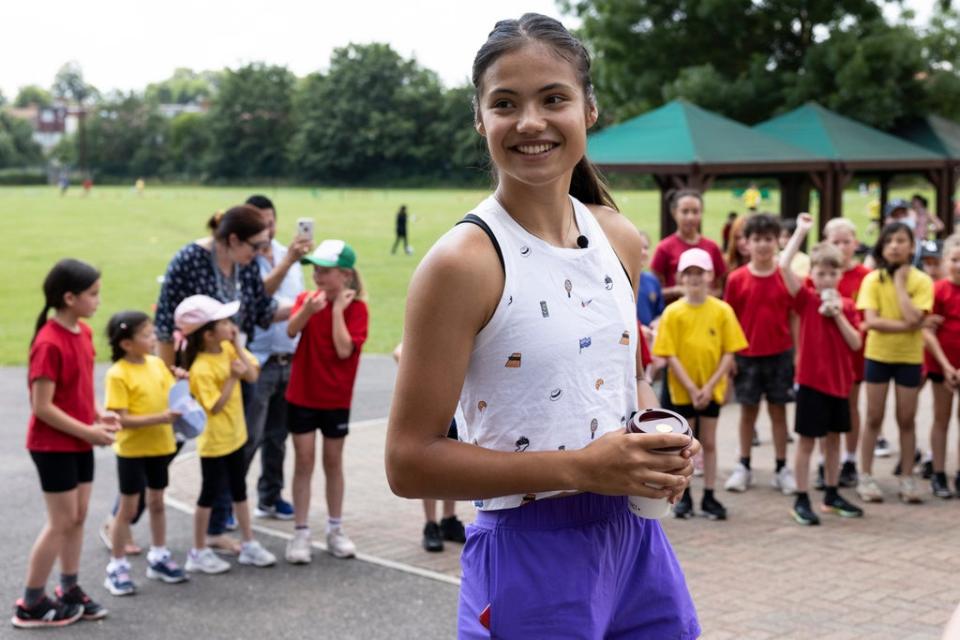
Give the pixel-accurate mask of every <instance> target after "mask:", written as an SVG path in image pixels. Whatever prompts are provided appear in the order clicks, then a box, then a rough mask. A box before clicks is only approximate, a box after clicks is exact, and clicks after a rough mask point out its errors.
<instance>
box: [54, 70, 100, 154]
mask: <svg viewBox="0 0 960 640" xmlns="http://www.w3.org/2000/svg"><path fill="white" fill-rule="evenodd" d="M53 95H54V97H55V98H57V99H58V100H62V101H64V102H68V103H70V102H72V103H74V104H75V105H77V106H78V107H80V110H79V117H78V118H77V159H78V161H79V163H80V168H81V169H86V168H87V150H86V149H87V136H86V108H87V106H88V105H89V104H90V103H91V102H92V101H93V100H95V99H96V98H97V97H98V96H99V92H98V91H97V89H96V87H94V86H93V85H91V84H87V82H86V81H85V80H84V79H83V70H82V69H81V68H80V63H78V62H76V61H71V62H68V63H66V64H65V65H63V66H62V67H60V70H59V71H57V75H56V77H55V78H54V80H53Z"/></svg>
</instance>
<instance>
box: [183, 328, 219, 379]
mask: <svg viewBox="0 0 960 640" xmlns="http://www.w3.org/2000/svg"><path fill="white" fill-rule="evenodd" d="M217 322H219V320H213V321H211V322H208V323H207V324H205V325H203V326H202V327H200V328H199V329H197V330H196V331H194V332H193V333H191V334H190V335H188V336H187V340H186V345H185V346H184V349H183V351H182V352H181V355H182V356H183V357H182V358H181V359H180V366H181V367H183V368H184V369H190V367H192V366H193V361H194V360H196V359H197V356H198V355H199V354H200V352H201V351H203V336H204V334H205V333H207V332H208V331H213V329H214V327H216V324H217Z"/></svg>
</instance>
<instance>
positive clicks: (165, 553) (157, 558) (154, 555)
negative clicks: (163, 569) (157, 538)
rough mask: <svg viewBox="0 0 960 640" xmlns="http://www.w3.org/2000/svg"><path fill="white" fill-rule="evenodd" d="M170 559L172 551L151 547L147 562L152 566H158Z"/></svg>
mask: <svg viewBox="0 0 960 640" xmlns="http://www.w3.org/2000/svg"><path fill="white" fill-rule="evenodd" d="M169 557H170V550H169V549H167V548H166V547H154V546H152V545H151V546H150V552H149V553H147V562H149V563H150V564H156V563H157V562H163V561H164V560H166V559H167V558H169Z"/></svg>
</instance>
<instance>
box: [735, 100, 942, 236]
mask: <svg viewBox="0 0 960 640" xmlns="http://www.w3.org/2000/svg"><path fill="white" fill-rule="evenodd" d="M754 129H755V130H757V131H759V132H761V133H765V134H767V135H769V136H771V137H774V138H776V139H777V140H780V141H781V142H784V143H787V144H792V145H796V146H798V147H801V148H803V149H804V150H806V151H807V152H809V153H812V154H816V155H817V156H819V157H826V158H829V159H830V160H831V161H832V167H833V168H832V171H831V174H832V175H831V176H830V179H829V180H828V181H826V182H819V180H820V177H819V176H817V175H811V183H812V185H813V187H815V188H816V189H817V190H818V191H820V192H821V194H822V195H823V200H821V202H822V205H821V216H820V225H821V228H822V226H823V225H824V224H826V222H827V220H829V219H830V218H832V217H835V216H839V215H842V214H843V188H844V187H845V186H846V185H847V184H848V183H849V182H850V180H852V179H853V176H854V174H855V173H869V174H871V175H876V176H878V177H879V181H880V202H881V207H882V206H883V205H884V204H885V203H886V200H887V189H888V187H889V184H890V180H891V178H893V176H894V175H897V174H903V173H920V174H921V175H923V176H924V177H925V178H927V179H928V180H929V181H930V182H931V183H932V184H933V186H934V188H935V189H936V192H937V207H936V213H937V215H938V216H939V217H940V219H941V220H943V221H944V223H945V224H946V225H947V229H948V230H949V229H951V228H952V226H953V215H952V212H950V199H951V196H952V194H953V190H952V189H951V188H950V180H948V178H947V176H948V173H949V169H950V167H949V163H948V161H947V157H946V156H945V155H944V154H943V153H940V152H936V151H932V150H930V149H928V148H925V147H923V146H920V145H917V144H914V143H913V142H909V141H908V140H904V139H901V138H898V137H896V136H893V135H890V134H888V133H884V132H882V131H880V130H878V129H874V128H873V127H868V126H867V125H865V124H862V123H860V122H857V121H855V120H851V119H850V118H846V117H844V116H841V115H840V114H838V113H834V112H833V111H830V110H829V109H825V108H824V107H822V106H820V105H819V104H817V103H815V102H808V103H807V104H805V105H804V106H802V107H799V108H797V109H794V110H793V111H790V112H789V113H785V114H783V115H781V116H777V117H776V118H772V119H770V120H767V121H766V122H762V123H760V124H758V125H756V126H755V127H754ZM952 184H954V185H955V184H956V183H955V181H954V182H953V183H952ZM801 190H802V191H803V192H806V193H809V186H807V185H803V186H801ZM803 197H804V195H803V194H801V195H800V198H801V199H802V198H803ZM824 213H825V214H826V215H824Z"/></svg>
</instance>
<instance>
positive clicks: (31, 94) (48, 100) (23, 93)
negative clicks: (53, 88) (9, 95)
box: [13, 84, 53, 108]
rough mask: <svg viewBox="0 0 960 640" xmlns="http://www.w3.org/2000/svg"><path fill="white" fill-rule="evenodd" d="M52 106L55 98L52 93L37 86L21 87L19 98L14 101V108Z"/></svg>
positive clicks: (18, 93)
mask: <svg viewBox="0 0 960 640" xmlns="http://www.w3.org/2000/svg"><path fill="white" fill-rule="evenodd" d="M51 104H53V96H52V95H50V92H49V91H47V90H46V89H44V88H43V87H39V86H37V85H35V84H28V85H27V86H25V87H20V91H19V92H17V98H16V99H15V100H14V101H13V106H15V107H19V108H23V107H29V106H30V105H36V106H38V107H49V106H50V105H51Z"/></svg>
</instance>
